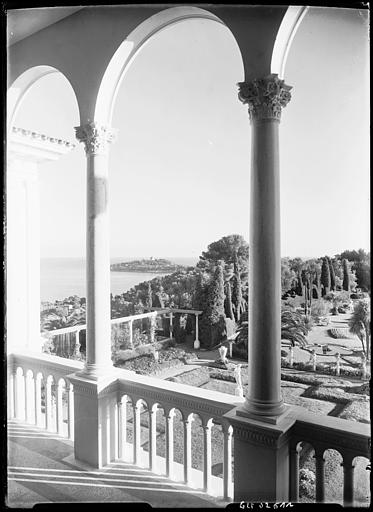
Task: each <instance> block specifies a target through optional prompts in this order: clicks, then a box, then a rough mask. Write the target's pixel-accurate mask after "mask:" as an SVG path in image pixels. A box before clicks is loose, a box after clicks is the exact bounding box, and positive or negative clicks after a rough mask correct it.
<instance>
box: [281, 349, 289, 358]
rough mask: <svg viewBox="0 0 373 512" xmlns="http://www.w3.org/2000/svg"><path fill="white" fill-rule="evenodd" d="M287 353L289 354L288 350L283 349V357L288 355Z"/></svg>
mask: <svg viewBox="0 0 373 512" xmlns="http://www.w3.org/2000/svg"><path fill="white" fill-rule="evenodd" d="M287 355H288V351H287V350H284V349H281V357H287Z"/></svg>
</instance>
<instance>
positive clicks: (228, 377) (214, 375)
mask: <svg viewBox="0 0 373 512" xmlns="http://www.w3.org/2000/svg"><path fill="white" fill-rule="evenodd" d="M210 378H211V379H217V380H225V381H228V382H236V379H235V378H234V375H232V373H230V372H228V371H221V372H219V371H213V372H211V373H210Z"/></svg>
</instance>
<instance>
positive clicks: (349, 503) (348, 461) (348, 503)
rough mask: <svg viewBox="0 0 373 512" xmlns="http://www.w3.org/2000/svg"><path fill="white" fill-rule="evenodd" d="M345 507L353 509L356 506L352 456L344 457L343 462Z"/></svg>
mask: <svg viewBox="0 0 373 512" xmlns="http://www.w3.org/2000/svg"><path fill="white" fill-rule="evenodd" d="M341 466H342V467H343V477H344V478H343V506H344V507H353V506H354V469H355V465H354V464H353V457H352V456H346V455H345V456H344V457H343V462H342V463H341Z"/></svg>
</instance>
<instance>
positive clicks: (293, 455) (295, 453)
mask: <svg viewBox="0 0 373 512" xmlns="http://www.w3.org/2000/svg"><path fill="white" fill-rule="evenodd" d="M301 450H302V447H301V444H300V443H298V445H297V446H294V447H292V448H291V449H290V501H292V502H294V503H298V501H299V456H300V452H301Z"/></svg>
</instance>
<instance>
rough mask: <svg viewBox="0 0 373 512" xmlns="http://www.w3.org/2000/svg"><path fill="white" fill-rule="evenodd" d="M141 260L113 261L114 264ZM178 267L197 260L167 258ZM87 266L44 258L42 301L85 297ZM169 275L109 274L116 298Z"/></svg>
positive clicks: (76, 261)
mask: <svg viewBox="0 0 373 512" xmlns="http://www.w3.org/2000/svg"><path fill="white" fill-rule="evenodd" d="M135 259H140V258H131V259H128V258H120V257H116V258H112V259H111V263H119V262H121V261H123V262H124V261H130V260H135ZM166 259H168V260H170V261H172V263H176V264H179V265H195V264H196V263H197V259H196V258H172V259H171V258H166ZM85 270H86V264H85V259H84V258H41V260H40V300H41V301H43V302H44V301H50V302H54V301H55V300H62V299H65V298H66V297H69V296H71V295H78V296H79V297H86V276H85ZM163 275H166V274H158V273H151V272H110V288H111V293H112V294H113V295H120V294H121V293H124V292H126V291H128V290H130V289H131V288H132V287H133V286H135V285H137V284H139V283H142V282H144V281H150V280H151V279H153V278H154V277H160V276H163Z"/></svg>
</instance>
